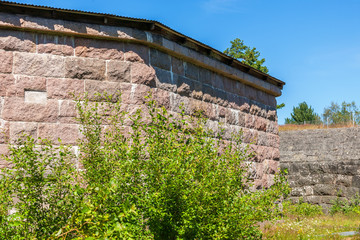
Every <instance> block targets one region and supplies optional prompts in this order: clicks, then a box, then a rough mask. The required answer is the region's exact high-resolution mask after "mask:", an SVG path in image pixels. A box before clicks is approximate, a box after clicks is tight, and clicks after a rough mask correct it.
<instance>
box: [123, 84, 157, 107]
mask: <svg viewBox="0 0 360 240" xmlns="http://www.w3.org/2000/svg"><path fill="white" fill-rule="evenodd" d="M123 88H124V87H123ZM130 92H131V94H130V101H126V100H125V99H124V100H123V101H124V103H126V104H135V105H140V104H144V103H145V97H146V96H149V94H150V87H149V86H146V85H142V84H132V85H131V90H130Z"/></svg>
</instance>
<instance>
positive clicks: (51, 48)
mask: <svg viewBox="0 0 360 240" xmlns="http://www.w3.org/2000/svg"><path fill="white" fill-rule="evenodd" d="M73 43H74V38H73V37H68V36H56V35H48V34H39V35H38V46H37V52H38V53H48V54H54V55H64V56H73V55H74V48H73Z"/></svg>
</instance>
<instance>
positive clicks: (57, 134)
mask: <svg viewBox="0 0 360 240" xmlns="http://www.w3.org/2000/svg"><path fill="white" fill-rule="evenodd" d="M38 128H39V130H38V131H39V137H40V138H47V139H49V140H51V141H53V142H54V143H55V144H59V141H58V139H61V143H63V144H72V145H75V144H76V141H77V140H78V139H79V138H80V137H81V134H80V131H79V126H78V125H77V124H51V123H40V124H39V126H38Z"/></svg>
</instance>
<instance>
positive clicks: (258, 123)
mask: <svg viewBox="0 0 360 240" xmlns="http://www.w3.org/2000/svg"><path fill="white" fill-rule="evenodd" d="M255 129H257V130H259V131H264V132H266V119H264V118H262V117H258V116H256V117H255Z"/></svg>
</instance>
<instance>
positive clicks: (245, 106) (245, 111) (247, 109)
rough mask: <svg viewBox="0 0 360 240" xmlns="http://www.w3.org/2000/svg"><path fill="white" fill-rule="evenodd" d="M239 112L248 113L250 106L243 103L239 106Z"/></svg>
mask: <svg viewBox="0 0 360 240" xmlns="http://www.w3.org/2000/svg"><path fill="white" fill-rule="evenodd" d="M240 111H242V112H244V113H248V112H250V105H249V103H247V102H244V103H243V104H242V105H240Z"/></svg>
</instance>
